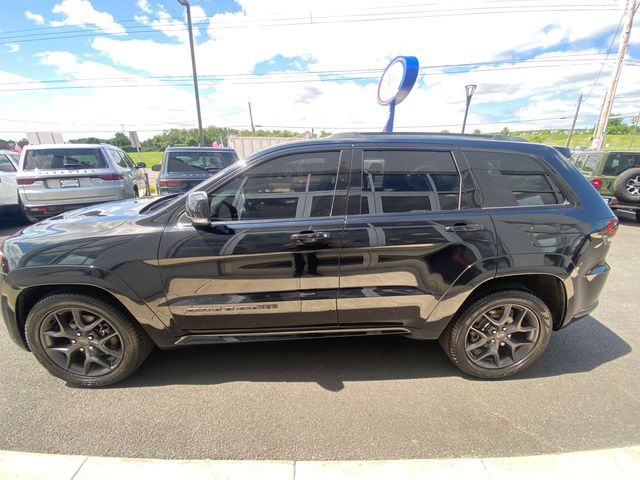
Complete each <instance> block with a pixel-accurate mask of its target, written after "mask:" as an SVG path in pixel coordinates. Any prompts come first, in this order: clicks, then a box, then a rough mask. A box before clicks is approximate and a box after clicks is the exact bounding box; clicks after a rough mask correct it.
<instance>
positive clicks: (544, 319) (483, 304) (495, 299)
mask: <svg viewBox="0 0 640 480" xmlns="http://www.w3.org/2000/svg"><path fill="white" fill-rule="evenodd" d="M514 293H515V292H509V293H508V294H507V295H500V294H492V295H489V296H488V297H485V298H484V299H481V300H480V301H478V302H476V303H475V304H473V305H471V307H470V308H469V309H468V310H466V311H465V313H464V314H463V315H462V316H461V317H460V319H459V320H458V321H459V322H460V324H459V325H457V327H458V328H456V329H455V330H454V332H453V333H454V337H453V338H452V342H451V348H452V349H453V350H454V351H455V357H456V364H457V365H458V366H459V368H461V369H462V370H463V371H465V372H467V373H469V374H471V375H474V376H476V377H481V378H503V377H507V376H510V375H513V374H515V373H517V372H519V371H521V370H523V369H525V368H527V367H528V366H530V365H531V364H532V363H534V362H535V361H536V360H537V359H538V358H539V357H540V355H541V354H542V352H544V350H545V349H546V347H547V345H548V343H549V339H550V338H551V331H552V318H551V312H550V311H549V309H548V308H547V306H546V305H545V304H544V302H542V300H540V299H539V298H538V297H536V296H535V295H533V294H530V293H528V292H524V291H522V292H517V293H516V294H514ZM507 303H508V304H511V305H516V306H522V307H526V308H528V309H529V310H531V311H532V312H533V313H534V315H536V317H537V318H538V323H539V325H540V330H539V332H538V340H537V341H536V344H535V345H534V347H533V349H532V350H531V352H529V354H528V355H527V356H526V357H525V358H523V359H522V360H520V361H519V362H517V363H515V364H513V365H510V366H508V367H504V368H495V369H488V368H482V367H480V366H478V365H476V364H475V363H473V361H472V360H471V359H470V358H469V357H468V355H467V353H466V337H467V333H468V331H469V328H470V327H471V325H472V324H473V323H475V322H476V320H477V318H478V317H479V316H480V315H482V313H484V312H486V311H487V310H491V309H492V308H497V307H499V306H503V305H504V304H507Z"/></svg>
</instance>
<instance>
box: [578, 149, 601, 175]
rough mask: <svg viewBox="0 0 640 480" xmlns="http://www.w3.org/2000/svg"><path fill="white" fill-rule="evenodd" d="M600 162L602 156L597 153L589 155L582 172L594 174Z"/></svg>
mask: <svg viewBox="0 0 640 480" xmlns="http://www.w3.org/2000/svg"><path fill="white" fill-rule="evenodd" d="M598 160H600V155H599V154H597V153H592V154H591V155H587V159H586V160H585V161H584V163H583V164H582V168H581V170H582V171H584V172H593V171H594V170H595V169H596V167H597V166H598Z"/></svg>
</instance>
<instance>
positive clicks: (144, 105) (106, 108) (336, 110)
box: [0, 0, 640, 138]
mask: <svg viewBox="0 0 640 480" xmlns="http://www.w3.org/2000/svg"><path fill="white" fill-rule="evenodd" d="M70 1H71V0H65V1H63V2H62V3H61V4H60V5H62V4H64V3H66V2H70ZM75 1H76V2H79V1H80V0H75ZM81 3H89V2H81ZM237 3H238V4H239V5H240V6H241V8H242V11H241V12H238V13H226V14H216V15H214V16H212V17H211V18H210V19H209V20H208V22H207V23H208V27H207V29H206V32H205V29H202V30H201V32H200V36H199V38H198V42H197V45H196V60H197V66H198V73H199V75H200V77H201V79H200V81H201V100H202V111H203V120H204V123H205V124H216V125H220V126H248V124H249V117H248V112H247V111H246V110H247V101H251V103H252V107H253V113H254V116H255V121H256V123H257V124H260V125H265V126H266V127H274V128H290V129H295V127H298V128H297V129H298V130H305V129H308V128H310V127H314V128H316V130H318V129H322V128H324V129H328V130H332V131H340V130H342V129H351V130H358V129H370V130H380V129H381V128H382V126H383V125H384V123H385V121H386V117H387V112H388V111H387V109H386V108H383V107H380V106H379V105H378V104H377V102H376V88H377V85H376V79H377V77H379V75H380V71H379V69H382V68H384V67H385V66H386V65H387V63H388V61H389V59H390V58H392V57H394V56H396V55H399V54H404V55H416V56H417V57H418V58H419V60H420V62H421V66H423V67H434V66H438V65H440V66H441V65H457V64H465V63H476V62H489V61H492V62H493V61H495V60H496V59H508V58H514V57H525V58H528V57H531V56H533V54H534V53H535V52H537V51H540V50H539V49H545V50H552V53H546V54H539V55H536V56H535V57H534V58H532V59H530V60H528V61H524V60H520V61H513V62H504V63H502V64H499V65H497V67H498V68H496V65H486V66H482V65H478V66H476V67H474V68H471V69H470V70H469V71H467V72H464V73H452V72H451V71H450V69H447V68H443V67H437V68H435V67H434V68H429V69H427V70H426V74H425V75H424V76H421V77H420V78H419V81H418V83H417V85H416V87H415V88H414V91H413V92H412V93H411V94H410V95H409V97H408V98H407V100H406V101H405V102H404V103H403V104H401V105H399V106H398V108H397V112H396V128H397V129H398V130H403V129H413V130H416V129H419V130H431V131H439V130H442V129H445V128H446V129H448V130H450V131H452V132H455V131H459V128H460V124H461V121H462V117H463V112H464V86H465V85H466V84H469V83H475V84H478V90H477V91H476V93H475V95H474V97H473V101H472V105H471V110H470V114H469V120H468V129H469V131H471V130H472V129H474V128H480V129H481V130H482V131H483V132H490V131H499V130H500V129H501V128H502V127H504V126H508V127H509V128H510V129H511V130H518V129H533V128H539V127H562V128H567V127H568V126H570V124H571V116H572V114H573V112H574V111H575V103H576V101H577V97H578V95H579V94H580V93H583V94H585V95H587V94H588V93H589V92H590V91H591V90H593V91H592V93H591V95H590V96H589V98H587V99H586V103H584V104H583V106H582V108H581V115H580V118H579V120H578V125H579V126H587V125H592V124H593V123H594V122H595V120H596V118H597V114H598V113H599V107H600V105H601V103H602V101H603V96H604V92H605V90H606V88H607V85H608V83H609V78H610V74H611V71H612V70H611V65H612V59H613V57H614V56H615V55H614V54H612V55H611V56H610V58H609V61H608V63H607V65H606V66H605V67H604V69H603V71H602V75H600V78H599V80H598V82H597V84H596V85H595V86H594V85H593V84H594V80H595V78H596V76H597V75H598V72H599V71H600V68H601V64H602V61H603V60H602V59H603V55H602V53H601V51H598V50H596V49H586V48H582V47H580V49H578V47H576V45H582V44H583V43H582V41H583V40H585V39H589V38H592V37H593V36H594V35H595V34H596V33H600V34H602V33H606V32H612V31H613V30H615V28H616V27H617V25H618V21H619V19H620V16H621V14H622V10H621V8H622V7H621V8H620V9H619V10H607V9H600V10H598V11H595V9H592V11H578V10H576V9H575V8H574V9H573V10H572V11H562V10H560V9H559V7H558V8H555V7H554V4H553V3H552V1H551V0H540V2H527V3H528V4H529V3H530V4H531V5H533V7H526V8H530V9H531V10H535V11H530V12H521V13H516V12H511V11H509V8H510V9H511V10H517V9H516V6H514V5H512V3H510V2H506V1H505V2H486V3H491V5H499V6H502V8H503V10H504V11H503V12H501V13H495V14H491V15H472V16H467V15H451V14H452V13H455V12H456V11H458V10H461V9H463V8H466V9H467V10H468V9H470V8H473V4H472V3H471V2H469V1H465V0H458V1H451V2H441V3H440V4H438V5H435V6H434V4H433V3H428V4H424V5H418V6H416V5H413V6H412V7H410V8H409V7H402V6H396V5H394V6H391V7H390V6H388V1H386V2H385V1H383V0H367V1H365V0H358V1H356V0H353V1H352V2H348V3H347V2H344V0H325V1H323V2H322V3H320V2H317V0H315V1H311V0H285V1H275V0H274V1H272V2H264V1H263V0H238V2H237ZM405 3H406V2H405ZM409 3H411V2H409ZM414 3H415V2H414ZM564 3H566V4H575V5H580V4H584V3H585V2H584V0H567V1H566V2H564ZM89 5H90V4H89ZM347 5H348V6H347ZM545 5H546V7H545ZM507 7H509V8H507ZM477 8H478V7H476V9H477ZM483 8H489V7H486V6H483ZM492 8H493V7H492ZM518 8H520V9H521V10H525V9H526V8H525V7H518ZM545 8H546V10H550V9H554V8H555V10H556V11H554V12H552V14H551V13H550V12H549V11H545ZM154 10H155V11H156V13H155V15H152V14H149V15H146V14H145V15H137V16H136V17H135V18H136V20H137V21H138V22H140V23H143V24H144V23H145V22H148V24H152V25H153V27H154V28H155V29H156V30H159V31H163V33H164V34H165V35H166V36H168V37H169V38H172V39H177V40H179V41H180V42H182V43H176V42H166V41H165V42H162V41H153V40H150V39H145V38H144V37H140V36H136V37H133V38H130V39H129V38H126V39H119V38H114V37H111V36H99V37H97V38H95V39H93V40H92V41H91V43H90V46H91V48H92V49H93V51H94V52H95V53H97V54H98V55H100V56H102V57H103V58H102V60H101V61H100V62H98V61H83V60H80V59H79V58H78V57H77V56H75V55H71V56H69V55H68V52H67V54H65V52H49V53H47V54H46V55H44V56H42V57H41V61H42V63H43V64H44V65H46V66H49V67H51V68H54V69H55V70H56V72H58V73H59V74H60V75H63V76H64V77H65V78H73V79H81V78H93V77H105V78H112V77H126V78H127V80H126V81H124V80H109V81H105V82H103V83H104V84H105V85H106V84H111V85H114V86H116V87H117V88H95V84H96V83H95V82H93V83H92V82H90V81H81V80H75V81H74V83H73V84H76V85H81V86H83V87H87V88H85V89H79V90H59V91H52V92H45V93H46V94H48V95H47V97H46V100H45V101H43V102H40V103H41V104H42V105H44V107H43V108H42V109H41V110H36V107H33V110H29V109H26V110H25V108H26V107H25V106H24V105H23V104H20V105H19V106H16V105H17V104H16V103H15V102H18V101H20V102H26V101H27V100H26V98H25V97H26V96H27V95H26V94H22V95H15V94H14V96H16V97H18V98H16V99H13V98H9V99H8V100H9V101H10V102H14V103H10V104H9V105H14V108H17V110H15V111H16V112H18V113H20V114H21V115H23V116H26V115H27V112H33V118H37V117H38V116H41V118H51V117H53V118H57V117H60V118H61V122H63V121H66V122H71V123H74V122H76V123H80V122H77V121H74V118H76V116H77V115H78V114H80V115H81V118H82V121H84V122H86V128H85V129H87V128H96V129H97V130H100V129H101V128H100V127H91V126H92V125H94V124H96V123H103V124H105V123H106V124H111V123H113V124H114V125H113V126H114V127H115V128H114V131H115V130H119V122H120V121H121V120H120V118H122V116H123V114H124V115H125V117H126V118H127V121H128V122H130V125H129V124H128V125H127V128H132V129H133V128H137V129H138V130H145V129H147V128H152V127H147V126H148V125H158V124H162V123H163V122H165V123H164V124H163V126H164V127H166V128H170V127H172V126H180V124H181V123H184V124H185V125H186V126H194V118H195V112H193V110H194V105H193V103H194V102H193V90H192V87H191V79H190V75H191V64H190V55H189V47H188V45H186V44H185V43H184V42H186V41H187V40H188V36H187V35H188V34H187V30H186V24H185V22H184V13H182V18H180V17H177V18H174V17H171V15H170V14H169V13H168V12H167V11H166V10H164V8H163V7H161V6H159V5H158V6H155V5H154ZM142 11H144V10H142ZM98 13H100V12H98ZM380 14H383V15H384V17H385V18H386V20H385V21H378V20H380V19H381V18H382V16H381V15H380ZM107 15H108V14H107ZM192 15H193V17H194V23H200V22H203V21H204V19H203V18H199V17H204V16H206V13H205V12H204V10H202V9H201V8H200V7H198V6H197V5H194V6H193V7H192ZM345 15H346V17H345ZM434 15H440V16H434ZM398 16H404V17H410V18H405V19H402V20H395V21H392V20H389V19H388V18H389V17H391V18H393V17H398ZM153 17H155V19H154V18H153ZM111 20H112V18H111ZM152 22H153V23H152ZM85 23H91V22H85ZM91 24H93V25H97V24H96V23H91ZM111 28H112V25H110V26H109V29H111ZM194 33H195V34H196V35H197V34H198V29H196V30H195V31H194ZM632 37H633V35H632ZM639 38H640V37H639ZM576 42H580V43H576ZM567 45H568V46H567ZM607 46H608V41H607V42H606V45H605V46H604V47H603V49H606V47H607ZM277 56H284V57H295V58H296V59H298V58H302V59H304V61H303V62H302V64H303V65H306V64H307V63H308V65H306V67H305V70H310V71H312V72H316V73H315V74H313V73H311V74H309V73H307V74H304V75H303V76H300V75H298V76H289V77H287V78H289V79H290V80H295V81H292V82H289V83H278V82H279V81H280V80H281V79H282V78H285V77H286V76H283V75H280V76H278V75H273V76H269V77H252V76H247V74H251V73H252V72H253V71H254V69H255V67H256V65H257V64H259V63H261V62H269V61H270V60H272V59H273V58H274V57H277ZM95 58H100V57H98V56H96V57H95ZM635 60H636V61H637V60H638V59H635ZM275 64H276V63H275V62H272V65H275ZM294 64H295V62H293V63H292V65H290V66H282V67H281V70H282V71H287V70H294V69H295V68H296V66H295V65H294ZM113 65H115V66H113ZM299 67H300V65H298V68H299ZM355 69H362V70H365V71H364V72H362V73H357V74H354V76H356V77H372V78H373V80H372V81H371V82H370V83H368V84H366V85H362V84H360V83H357V82H350V81H342V82H338V81H320V80H321V77H322V75H321V72H323V71H337V70H355ZM371 69H374V71H371ZM376 69H378V70H376ZM467 69H468V67H467ZM131 71H135V72H138V75H131V73H130V72H131ZM638 73H640V67H635V66H633V65H627V66H625V68H624V70H623V74H622V77H621V79H620V84H619V87H618V94H619V96H620V98H619V99H616V103H615V106H614V111H615V112H620V113H627V112H632V111H634V110H637V108H638V107H637V104H638V99H639V98H640V75H638ZM231 74H240V76H235V77H233V78H229V77H227V78H226V79H225V80H224V81H222V82H221V83H216V84H215V85H212V81H211V77H210V76H212V75H215V76H218V75H227V76H228V75H231ZM163 75H166V76H174V77H175V76H177V77H178V78H180V77H183V80H180V81H179V82H178V83H180V84H181V86H168V85H167V83H163V82H162V81H160V80H157V79H149V78H146V79H145V78H144V77H145V76H163ZM299 80H315V81H304V82H303V81H299ZM325 80H326V79H325ZM125 83H126V84H130V83H131V84H133V85H138V86H137V87H136V86H132V87H127V88H125V87H122V88H120V86H122V85H125ZM147 84H152V86H149V87H146V86H141V85H147ZM592 87H593V89H592ZM0 88H2V87H0ZM33 95H34V96H36V97H37V95H36V94H33ZM634 95H635V96H634ZM2 98H7V96H5V97H2V96H1V93H0V101H2V100H1V99H2ZM37 98H38V97H37ZM65 101H66V102H68V105H69V106H68V107H61V106H62V105H64V104H65ZM88 103H90V104H91V109H90V112H88V110H89V109H87V108H86V105H87V104H88ZM3 106H4V103H3ZM54 106H55V107H56V108H57V107H60V108H61V110H60V111H57V110H55V109H54ZM20 108H21V109H22V110H21V109H20ZM174 110H178V113H177V114H176V113H173V111H174ZM180 112H182V113H180ZM481 112H482V113H481ZM18 113H16V115H18ZM47 115H49V117H47ZM98 118H99V119H100V120H96V119H98ZM511 122H512V123H511ZM64 125H66V127H65V128H71V126H69V125H68V124H64ZM104 128H107V127H104V126H103V129H104ZM158 128H159V129H161V128H162V126H160V127H158ZM1 129H2V127H1V126H0V130H1ZM150 134H151V133H142V132H141V136H142V137H143V138H144V137H146V136H148V135H150ZM102 136H105V135H104V134H103V135H102Z"/></svg>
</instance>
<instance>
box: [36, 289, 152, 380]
mask: <svg viewBox="0 0 640 480" xmlns="http://www.w3.org/2000/svg"><path fill="white" fill-rule="evenodd" d="M78 319H79V321H80V324H81V326H79V325H78V324H77V323H76V321H77V320H78ZM98 322H100V323H98ZM25 334H26V339H27V344H28V346H29V348H30V349H31V351H32V352H33V354H34V355H35V357H36V359H37V360H38V361H39V362H40V363H41V364H42V365H43V366H44V367H45V368H46V369H47V370H48V371H49V373H51V374H52V375H54V376H56V377H58V378H61V379H63V380H65V381H66V382H67V383H68V384H70V385H73V386H79V387H103V386H106V385H111V384H113V383H116V382H119V381H121V380H123V379H125V378H126V377H128V376H129V375H131V374H132V373H133V372H135V371H136V370H137V369H138V367H139V366H140V365H141V364H142V362H143V361H144V359H145V358H146V357H147V356H148V355H149V353H150V352H151V349H152V347H153V343H152V341H151V339H150V338H149V337H148V336H147V334H146V333H145V332H144V331H143V330H142V328H141V327H140V325H138V324H137V323H135V322H134V321H132V320H131V319H129V317H128V315H127V314H126V312H123V311H122V309H121V308H120V307H118V306H116V305H114V304H112V303H110V302H108V301H105V300H104V299H102V298H100V297H98V296H95V295H86V294H77V293H71V292H62V293H56V294H53V295H49V296H47V297H45V298H43V299H42V300H40V301H39V302H38V303H37V304H36V305H35V306H34V307H33V308H32V309H31V311H30V312H29V315H28V317H27V321H26V323H25ZM88 358H90V360H87V359H88Z"/></svg>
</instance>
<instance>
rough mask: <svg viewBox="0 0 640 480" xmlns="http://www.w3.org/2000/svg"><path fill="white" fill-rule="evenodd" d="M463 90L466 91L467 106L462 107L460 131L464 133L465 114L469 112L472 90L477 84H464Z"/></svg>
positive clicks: (474, 89) (473, 90)
mask: <svg viewBox="0 0 640 480" xmlns="http://www.w3.org/2000/svg"><path fill="white" fill-rule="evenodd" d="M464 88H465V90H466V91H467V106H466V107H465V109H464V120H463V121H462V133H464V129H465V127H466V126H467V114H468V113H469V105H471V97H473V92H475V91H476V88H478V86H477V85H466V86H465V87H464Z"/></svg>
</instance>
